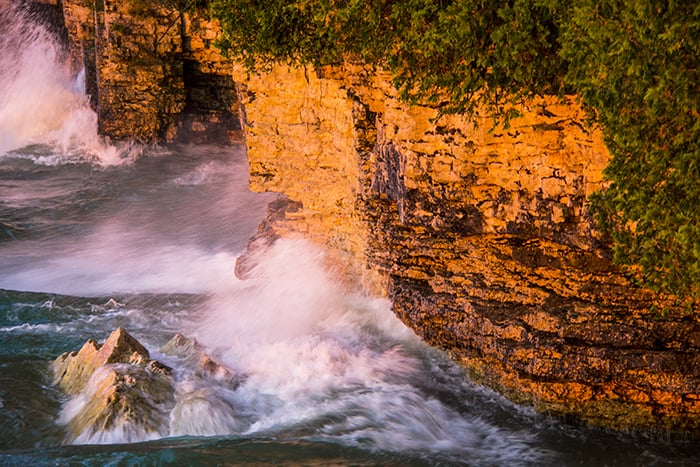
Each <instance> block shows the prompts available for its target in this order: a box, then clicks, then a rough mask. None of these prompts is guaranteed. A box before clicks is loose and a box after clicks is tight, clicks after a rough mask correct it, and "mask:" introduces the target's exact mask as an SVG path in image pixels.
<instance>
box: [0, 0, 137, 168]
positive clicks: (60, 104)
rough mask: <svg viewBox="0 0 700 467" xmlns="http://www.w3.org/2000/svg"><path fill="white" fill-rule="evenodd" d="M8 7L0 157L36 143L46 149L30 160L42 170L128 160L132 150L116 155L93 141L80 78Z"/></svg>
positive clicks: (1, 44) (1, 67)
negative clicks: (42, 165) (83, 162)
mask: <svg viewBox="0 0 700 467" xmlns="http://www.w3.org/2000/svg"><path fill="white" fill-rule="evenodd" d="M13 5H18V6H8V7H3V9H2V10H0V27H1V28H0V29H1V30H2V34H0V51H2V53H0V154H3V153H6V152H7V151H10V150H13V149H20V148H22V147H25V146H27V145H31V144H37V143H39V144H48V145H50V147H51V148H52V151H51V152H50V153H49V154H41V155H36V156H37V157H35V160H37V161H40V162H43V163H46V164H55V163H58V162H59V161H65V160H70V159H72V160H90V161H93V162H95V163H97V164H101V165H113V164H122V163H124V162H125V161H126V160H131V159H132V158H133V157H134V153H133V152H134V149H133V148H131V147H129V146H127V147H123V148H120V149H118V148H116V147H114V146H110V145H109V144H106V143H105V142H104V141H102V139H101V138H100V137H98V135H97V116H96V114H95V112H93V111H92V109H90V106H89V105H88V98H87V96H86V95H85V93H84V87H85V86H84V80H83V78H84V75H83V74H82V73H81V74H79V75H78V76H77V77H75V76H72V75H71V72H70V69H69V67H68V64H67V62H66V61H65V60H64V59H65V53H66V52H65V50H63V49H62V47H61V46H60V45H59V44H58V43H57V42H56V40H55V39H54V37H52V35H51V33H49V32H48V31H47V30H46V29H45V28H44V27H42V26H41V25H39V24H37V23H36V21H34V20H32V18H31V17H30V15H29V14H28V12H27V9H25V8H22V7H21V6H19V3H17V4H13ZM20 154H21V153H20Z"/></svg>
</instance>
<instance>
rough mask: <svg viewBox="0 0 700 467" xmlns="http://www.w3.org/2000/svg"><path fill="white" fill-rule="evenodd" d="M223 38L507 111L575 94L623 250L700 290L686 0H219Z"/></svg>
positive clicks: (698, 9)
mask: <svg viewBox="0 0 700 467" xmlns="http://www.w3.org/2000/svg"><path fill="white" fill-rule="evenodd" d="M209 6H210V10H211V13H212V14H213V16H214V17H216V18H217V19H218V20H219V21H220V22H221V25H222V28H223V34H222V37H221V40H220V42H219V45H220V46H221V47H222V49H223V50H225V51H227V52H228V53H230V54H232V55H234V56H236V57H238V58H239V59H241V60H243V61H244V62H245V63H246V64H247V65H248V66H249V67H250V68H251V69H256V68H265V67H267V66H269V65H271V64H273V63H279V62H283V63H289V64H293V65H298V64H312V65H325V64H332V63H340V62H342V61H344V60H360V61H362V62H364V63H367V64H371V65H377V66H381V67H383V68H385V69H388V70H390V71H391V72H392V74H393V76H394V83H395V85H396V87H397V89H399V91H400V92H401V95H402V96H403V97H404V98H405V99H407V100H408V101H410V102H423V103H430V104H432V105H436V106H438V107H439V108H440V109H441V110H442V111H444V112H459V113H467V114H470V113H474V112H476V111H477V109H486V110H487V111H488V112H490V113H491V114H493V115H495V116H496V117H497V118H499V119H502V120H507V118H508V117H509V116H510V115H511V113H512V111H513V109H514V108H515V106H516V104H518V103H520V102H522V101H523V99H528V98H531V97H533V96H536V95H562V94H568V93H576V94H578V95H579V96H581V98H582V100H583V102H584V103H585V104H586V105H587V106H589V108H590V109H591V112H592V114H593V116H594V117H595V118H596V119H597V121H598V122H599V123H600V124H601V126H602V128H603V130H604V134H605V138H606V143H607V145H608V147H609V149H610V151H611V154H612V161H611V163H610V165H609V167H608V168H607V170H606V176H607V177H608V179H609V180H610V181H611V185H610V188H609V189H608V190H606V191H605V192H602V193H599V194H598V195H597V196H596V197H595V198H594V200H593V201H594V206H595V208H596V210H597V212H598V213H599V220H600V222H601V225H603V226H604V227H605V228H607V230H608V231H609V232H610V234H611V235H612V238H613V240H614V244H615V247H614V252H615V259H616V260H617V261H618V262H619V263H620V264H623V265H629V266H630V271H633V272H635V274H636V277H638V278H639V279H640V281H641V282H642V283H643V284H645V285H648V286H651V287H653V288H655V289H657V290H660V291H667V292H672V293H675V294H678V295H681V296H694V297H700V146H699V145H700V115H699V112H698V108H699V106H698V104H699V100H700V79H699V77H698V65H699V63H698V62H699V61H700V5H697V4H696V2H690V1H688V0H681V1H676V0H572V1H571V2H559V1H556V0H364V1H362V0H264V1H263V0H210V1H209Z"/></svg>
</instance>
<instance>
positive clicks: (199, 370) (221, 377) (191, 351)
mask: <svg viewBox="0 0 700 467" xmlns="http://www.w3.org/2000/svg"><path fill="white" fill-rule="evenodd" d="M160 351H161V352H163V353H164V354H167V355H173V356H175V357H178V358H182V359H185V360H186V361H187V362H188V363H189V365H190V366H193V367H194V371H195V374H196V375H197V376H199V377H200V378H203V379H210V380H216V381H220V382H227V383H232V384H234V385H237V384H238V383H239V382H240V380H241V379H242V377H241V376H240V375H237V374H235V373H234V372H233V371H231V370H230V369H229V368H227V367H226V366H224V365H222V364H221V363H219V362H217V361H215V360H213V359H212V358H211V357H210V356H209V355H207V354H206V353H204V351H203V350H202V346H201V345H200V344H199V342H197V340H196V339H193V338H190V337H185V336H183V335H182V334H180V333H177V334H175V336H173V338H172V339H170V340H169V341H168V342H167V343H166V344H165V345H164V346H163V347H161V349H160Z"/></svg>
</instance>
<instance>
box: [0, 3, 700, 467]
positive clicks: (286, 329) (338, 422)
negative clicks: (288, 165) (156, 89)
mask: <svg viewBox="0 0 700 467" xmlns="http://www.w3.org/2000/svg"><path fill="white" fill-rule="evenodd" d="M0 25H2V27H3V31H4V32H5V33H4V34H3V35H1V37H0V50H2V51H3V52H2V53H1V54H0V465H396V466H404V465H478V466H481V465H507V466H512V465H533V466H535V465H557V466H558V465H571V466H574V465H591V466H598V465H621V466H626V465H697V464H698V463H699V462H700V458H699V457H698V454H697V449H696V448H695V447H694V445H693V444H692V443H689V442H683V440H678V439H673V440H671V439H664V436H663V435H662V434H661V435H660V434H655V435H654V436H651V435H649V434H643V433H641V434H625V433H610V432H605V431H599V430H591V429H586V428H581V427H575V426H571V425H567V424H563V423H561V422H560V421H558V420H554V419H550V418H548V417H546V416H543V415H538V414H535V413H533V412H532V411H530V410H529V409H527V408H523V407H518V406H516V405H513V404H511V403H509V402H508V401H506V400H505V399H503V398H502V397H500V396H498V395H497V394H495V393H493V392H492V391H489V390H487V389H485V388H483V387H480V386H478V385H476V384H474V383H472V382H470V381H469V380H468V379H467V378H466V377H465V375H464V374H463V372H462V371H461V369H460V368H458V367H457V366H456V365H454V364H453V363H452V362H451V361H450V360H449V359H448V358H447V357H446V356H445V355H444V354H443V353H442V352H439V351H437V350H435V349H431V348H429V347H427V346H425V345H424V344H423V343H421V342H420V340H419V339H418V338H417V337H416V336H415V335H414V334H413V333H412V332H410V330H408V329H406V328H405V327H404V326H403V325H402V324H401V323H400V322H399V321H398V320H396V318H395V317H394V316H393V315H392V313H391V311H390V304H389V303H388V302H386V301H385V300H378V299H374V298H372V297H366V296H363V295H361V294H357V293H354V292H352V291H348V290H346V289H344V288H343V287H341V286H340V285H339V284H337V283H335V282H334V281H333V279H332V278H331V277H330V276H329V275H328V274H327V273H326V272H325V271H324V269H323V266H322V264H323V252H322V251H321V250H319V249H318V247H316V246H313V245H310V244H308V243H306V242H305V241H303V240H300V239H290V240H286V241H282V242H279V243H278V244H277V245H276V246H275V247H274V248H273V249H272V250H270V251H269V252H267V253H266V254H265V255H264V256H262V257H260V258H259V260H260V263H259V266H258V267H257V268H256V269H255V270H254V271H253V273H252V277H251V278H250V279H248V280H246V281H240V280H238V279H236V278H235V276H234V274H233V269H234V264H235V259H236V257H237V256H238V255H239V254H240V253H241V252H242V251H243V250H244V248H245V246H246V244H247V242H248V239H249V238H250V236H251V235H252V234H253V232H254V231H255V229H256V227H257V225H258V224H259V222H260V221H261V219H262V218H263V216H264V213H265V209H266V205H267V203H269V202H270V201H271V200H274V199H275V198H276V195H274V194H270V193H267V194H254V193H250V192H249V191H248V189H247V170H248V167H247V162H246V158H245V151H244V147H242V146H233V147H220V146H193V145H181V146H171V147H143V146H137V145H122V146H114V145H111V144H108V143H107V142H105V141H102V140H101V139H100V138H98V137H97V133H96V117H95V115H94V113H93V112H92V111H91V110H90V109H89V107H88V106H87V101H86V98H85V96H84V95H83V94H82V92H81V83H80V77H77V78H76V77H73V76H70V75H69V74H68V73H67V72H66V70H65V67H64V66H63V65H62V62H61V59H60V58H61V53H60V50H59V49H58V48H57V46H56V45H55V43H54V42H53V40H52V38H51V37H50V35H48V34H47V33H46V32H45V31H44V30H43V29H42V28H41V27H38V26H36V25H34V23H32V22H27V21H26V19H25V18H23V17H22V16H21V15H17V14H15V13H10V12H8V11H5V12H0ZM119 326H121V327H124V328H125V329H126V330H127V331H128V332H130V333H131V334H132V335H134V336H135V337H136V338H137V339H139V341H141V342H142V343H143V344H144V345H145V346H146V347H147V348H148V349H149V350H150V351H151V354H152V356H153V357H154V358H157V359H159V360H161V361H163V362H164V363H166V364H167V365H170V366H172V367H173V368H174V373H173V383H174V385H175V387H176V399H177V401H178V403H181V402H182V403H183V404H184V403H185V402H186V401H187V400H188V398H192V397H193V395H194V396H197V395H204V396H205V399H206V401H207V403H204V404H199V405H194V406H188V407H189V408H190V410H189V411H187V412H182V411H180V412H178V411H177V410H175V409H173V408H172V407H164V408H162V410H163V411H164V416H165V419H167V420H169V422H168V423H166V424H164V426H162V427H161V429H160V431H159V433H158V434H157V436H150V437H148V439H146V437H143V436H142V435H140V433H141V432H140V431H139V430H138V427H133V426H125V427H123V429H122V430H121V431H119V432H114V433H98V434H95V435H89V434H85V435H84V437H83V438H80V437H79V438H78V439H79V440H80V441H79V442H76V441H71V440H73V439H75V438H76V436H75V435H78V434H76V433H69V432H68V428H67V426H66V424H65V422H64V421H63V420H64V408H65V407H66V404H68V403H70V402H71V399H70V398H69V397H68V396H67V395H65V394H64V393H62V392H61V391H60V390H59V389H58V388H56V387H55V386H54V385H53V383H52V375H51V373H50V370H49V364H50V362H51V361H52V360H53V359H55V358H56V357H57V356H59V355H60V354H61V353H63V352H66V351H73V350H77V349H79V348H80V346H81V345H82V344H83V343H84V342H85V341H86V340H87V339H90V338H93V339H96V340H97V341H103V340H104V339H106V337H107V336H108V335H109V333H110V332H111V331H113V330H114V329H115V328H117V327H119ZM178 332H180V333H183V334H185V335H188V336H190V337H193V338H196V339H197V340H198V342H200V343H201V344H202V346H203V348H204V349H205V351H206V352H207V353H208V354H209V355H211V356H212V357H213V358H215V359H216V360H217V361H218V362H220V363H222V364H223V365H225V366H226V367H227V368H228V369H229V370H230V371H231V372H232V373H234V374H236V375H239V377H238V378H237V380H236V382H235V384H234V383H231V382H230V381H227V380H222V381H218V380H211V379H209V380H207V379H203V378H201V377H200V376H199V375H198V374H197V373H196V372H195V371H192V369H191V368H188V367H187V365H185V364H184V363H183V362H182V361H180V360H178V359H177V358H176V357H173V356H170V355H166V354H163V353H162V352H160V351H159V349H160V348H161V347H162V346H163V345H164V344H165V343H166V342H167V341H168V340H169V339H170V338H171V337H172V336H173V335H174V334H175V333H178ZM73 402H74V401H73ZM183 413H186V415H185V416H183V415H182V414H183Z"/></svg>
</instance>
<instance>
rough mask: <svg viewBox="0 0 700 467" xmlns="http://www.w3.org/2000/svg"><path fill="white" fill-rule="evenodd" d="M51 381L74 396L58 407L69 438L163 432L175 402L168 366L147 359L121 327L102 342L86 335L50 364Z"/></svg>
mask: <svg viewBox="0 0 700 467" xmlns="http://www.w3.org/2000/svg"><path fill="white" fill-rule="evenodd" d="M52 369H53V371H54V376H55V379H54V381H55V383H56V384H57V385H58V386H59V387H61V388H62V389H63V390H64V391H66V392H67V393H68V394H70V395H71V396H73V398H72V399H71V400H70V401H69V402H68V403H67V404H66V406H65V407H64V408H63V410H62V411H61V416H60V420H59V421H60V422H61V423H62V424H64V425H65V426H66V427H68V441H69V442H78V443H110V442H133V441H143V440H145V439H153V438H157V437H161V436H165V435H167V433H168V430H169V428H168V424H169V422H168V414H169V412H170V410H171V409H172V407H173V406H174V405H175V395H174V393H175V390H174V386H173V382H172V379H171V378H170V373H171V369H170V368H169V367H167V366H166V365H163V364H162V363H160V362H158V361H155V360H151V359H150V356H149V353H148V350H146V348H145V347H144V346H143V345H141V343H140V342H139V341H137V340H136V339H135V338H134V337H133V336H131V335H130V334H129V333H127V332H126V331H125V330H124V329H122V328H118V329H117V330H116V331H114V332H112V334H110V336H109V337H108V338H107V340H106V341H105V342H104V344H102V345H99V344H97V343H96V342H95V341H94V340H92V339H90V340H88V341H87V342H86V343H85V344H84V345H83V347H82V348H81V349H80V351H78V352H72V353H64V354H63V355H61V356H60V357H58V358H57V359H56V360H55V361H54V363H53V365H52Z"/></svg>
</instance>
